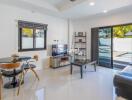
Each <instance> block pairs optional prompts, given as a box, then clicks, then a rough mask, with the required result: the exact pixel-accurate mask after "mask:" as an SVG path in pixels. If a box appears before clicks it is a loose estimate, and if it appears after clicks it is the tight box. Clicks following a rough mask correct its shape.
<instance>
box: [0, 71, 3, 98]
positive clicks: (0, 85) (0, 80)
mask: <svg viewBox="0 0 132 100" xmlns="http://www.w3.org/2000/svg"><path fill="white" fill-rule="evenodd" d="M2 86H3V79H2V75H1V73H0V100H2Z"/></svg>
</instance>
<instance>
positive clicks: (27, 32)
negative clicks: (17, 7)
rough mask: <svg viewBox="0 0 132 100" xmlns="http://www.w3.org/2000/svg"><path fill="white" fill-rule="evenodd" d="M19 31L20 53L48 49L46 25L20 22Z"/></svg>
mask: <svg viewBox="0 0 132 100" xmlns="http://www.w3.org/2000/svg"><path fill="white" fill-rule="evenodd" d="M18 31H19V37H18V51H33V50H45V49H46V33H47V25H46V24H40V23H33V22H27V21H18Z"/></svg>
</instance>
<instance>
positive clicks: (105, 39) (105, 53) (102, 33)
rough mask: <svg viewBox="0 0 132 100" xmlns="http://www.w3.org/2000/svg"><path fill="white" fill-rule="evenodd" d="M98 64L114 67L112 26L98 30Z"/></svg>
mask: <svg viewBox="0 0 132 100" xmlns="http://www.w3.org/2000/svg"><path fill="white" fill-rule="evenodd" d="M98 64H99V65H100V66H104V67H108V68H112V28H111V27H107V28H100V29H99V32H98Z"/></svg>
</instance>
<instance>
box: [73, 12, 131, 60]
mask: <svg viewBox="0 0 132 100" xmlns="http://www.w3.org/2000/svg"><path fill="white" fill-rule="evenodd" d="M125 23H132V12H131V11H130V10H126V11H120V12H118V13H112V14H109V12H108V14H102V15H100V16H95V17H94V16H93V17H91V18H84V19H77V20H72V24H73V30H74V32H78V31H82V32H87V33H88V39H87V40H88V58H90V55H91V28H93V27H101V26H109V25H117V24H125ZM71 34H72V33H71Z"/></svg>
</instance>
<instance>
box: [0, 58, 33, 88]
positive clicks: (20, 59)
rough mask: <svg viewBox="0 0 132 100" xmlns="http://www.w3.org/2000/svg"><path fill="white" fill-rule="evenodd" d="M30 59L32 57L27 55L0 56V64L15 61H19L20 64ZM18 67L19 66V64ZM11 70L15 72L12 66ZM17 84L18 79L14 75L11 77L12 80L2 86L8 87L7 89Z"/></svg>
mask: <svg viewBox="0 0 132 100" xmlns="http://www.w3.org/2000/svg"><path fill="white" fill-rule="evenodd" d="M30 59H32V57H29V56H17V57H4V58H0V64H2V63H16V62H21V63H22V64H24V63H26V62H27V61H28V60H30ZM19 67H21V66H19ZM1 69H2V68H1ZM12 70H13V72H14V74H15V72H16V68H13V69H12ZM18 86H19V80H18V79H17V78H16V76H15V77H13V78H12V82H7V83H5V84H4V88H8V89H10V88H15V87H18Z"/></svg>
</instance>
